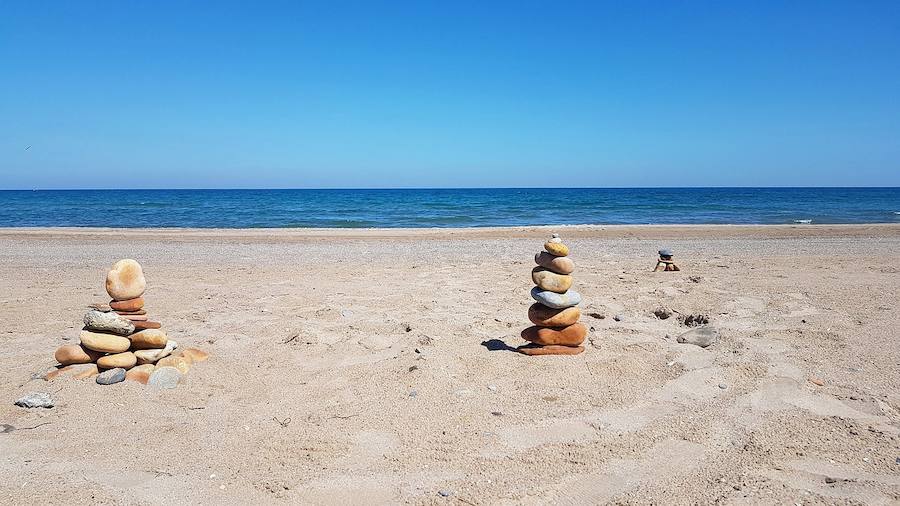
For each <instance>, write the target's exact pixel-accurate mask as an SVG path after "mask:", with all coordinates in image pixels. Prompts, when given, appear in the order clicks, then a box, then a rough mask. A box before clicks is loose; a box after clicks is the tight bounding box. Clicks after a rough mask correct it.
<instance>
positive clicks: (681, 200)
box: [0, 187, 900, 228]
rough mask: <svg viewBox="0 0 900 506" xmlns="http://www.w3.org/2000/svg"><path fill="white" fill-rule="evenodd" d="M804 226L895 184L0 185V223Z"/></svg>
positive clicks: (849, 215) (863, 211)
mask: <svg viewBox="0 0 900 506" xmlns="http://www.w3.org/2000/svg"><path fill="white" fill-rule="evenodd" d="M806 223H812V224H826V223H900V188H896V187H892V188H484V189H373V190H365V189H348V190H336V189H335V190H332V189H327V190H326V189H322V190H315V189H296V190H27V191H19V190H5V191H0V227H122V228H135V227H191V228H259V227H272V228H284V227H302V228H398V227H416V228H418V227H425V228H429V227H438V228H452V227H492V226H528V225H584V224H590V225H613V224H806Z"/></svg>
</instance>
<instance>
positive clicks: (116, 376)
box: [97, 367, 125, 385]
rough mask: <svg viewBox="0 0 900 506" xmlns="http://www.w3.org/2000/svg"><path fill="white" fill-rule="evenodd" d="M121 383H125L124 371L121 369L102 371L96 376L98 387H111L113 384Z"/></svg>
mask: <svg viewBox="0 0 900 506" xmlns="http://www.w3.org/2000/svg"><path fill="white" fill-rule="evenodd" d="M121 381H125V369H122V368H121V367H116V368H115V369H110V370H108V371H103V372H101V373H100V374H98V375H97V384H98V385H112V384H113V383H119V382H121Z"/></svg>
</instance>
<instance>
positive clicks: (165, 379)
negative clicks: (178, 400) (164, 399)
mask: <svg viewBox="0 0 900 506" xmlns="http://www.w3.org/2000/svg"><path fill="white" fill-rule="evenodd" d="M179 381H181V372H180V371H179V370H178V369H176V368H174V367H172V366H165V367H160V368H158V369H156V370H155V371H153V374H151V375H150V380H149V381H148V382H147V384H148V385H150V386H153V387H156V388H175V387H177V386H178V382H179Z"/></svg>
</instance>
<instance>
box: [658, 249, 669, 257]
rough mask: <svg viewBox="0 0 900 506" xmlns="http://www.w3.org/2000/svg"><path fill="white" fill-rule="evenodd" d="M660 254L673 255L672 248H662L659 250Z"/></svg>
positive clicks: (662, 255) (664, 255) (663, 255)
mask: <svg viewBox="0 0 900 506" xmlns="http://www.w3.org/2000/svg"><path fill="white" fill-rule="evenodd" d="M659 256H661V257H670V256H672V250H670V249H661V250H659Z"/></svg>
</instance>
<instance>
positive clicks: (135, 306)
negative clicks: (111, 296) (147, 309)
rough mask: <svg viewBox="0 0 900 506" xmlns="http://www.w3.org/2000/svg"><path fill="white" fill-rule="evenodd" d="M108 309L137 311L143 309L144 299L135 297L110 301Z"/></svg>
mask: <svg viewBox="0 0 900 506" xmlns="http://www.w3.org/2000/svg"><path fill="white" fill-rule="evenodd" d="M109 307H110V309H114V310H116V311H138V310H140V309H143V308H144V298H143V297H136V298H134V299H128V300H112V301H110V302H109Z"/></svg>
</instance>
